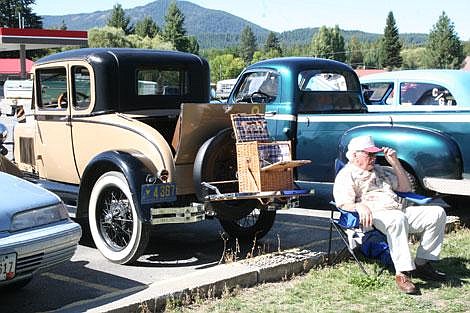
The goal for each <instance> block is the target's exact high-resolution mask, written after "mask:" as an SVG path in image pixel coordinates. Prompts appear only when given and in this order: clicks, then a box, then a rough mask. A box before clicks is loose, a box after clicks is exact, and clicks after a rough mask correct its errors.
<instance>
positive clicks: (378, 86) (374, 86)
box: [367, 82, 394, 105]
mask: <svg viewBox="0 0 470 313" xmlns="http://www.w3.org/2000/svg"><path fill="white" fill-rule="evenodd" d="M393 85H394V84H393V83H392V82H380V83H367V87H368V89H367V92H369V95H370V96H369V101H370V102H371V104H376V105H381V104H386V105H391V104H393V99H394V92H393Z"/></svg>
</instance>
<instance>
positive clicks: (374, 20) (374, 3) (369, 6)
mask: <svg viewBox="0 0 470 313" xmlns="http://www.w3.org/2000/svg"><path fill="white" fill-rule="evenodd" d="M188 1H190V2H193V3H195V4H197V5H200V6H202V7H205V8H209V9H214V10H223V11H226V12H229V13H231V14H233V15H236V16H239V17H242V18H244V19H245V20H248V21H250V22H252V23H255V24H257V25H259V26H261V27H264V28H267V29H269V30H272V31H276V32H282V31H286V30H292V29H297V28H304V27H320V26H323V25H325V26H328V27H333V26H335V25H338V26H339V27H340V28H341V29H344V30H360V31H364V32H370V33H377V34H382V33H383V31H384V27H385V21H386V18H387V15H388V12H390V11H392V12H393V15H394V17H395V21H396V25H397V27H398V30H399V32H400V33H429V32H430V30H431V29H432V27H433V25H434V24H436V22H437V20H438V19H439V16H440V15H441V14H442V12H443V11H445V12H446V14H447V16H448V17H449V18H450V19H451V21H452V22H453V23H454V27H455V31H456V32H457V34H458V36H459V37H460V39H461V40H470V1H468V0H445V1H443V0H381V1H380V0H333V1H327V0H231V1H229V0H188ZM150 2H153V0H79V1H57V0H36V4H35V5H33V6H32V9H33V12H34V13H36V14H38V15H65V14H78V13H91V12H95V11H102V10H109V9H112V8H113V6H114V5H115V4H117V3H119V4H121V5H122V7H123V8H124V9H129V8H133V7H136V6H141V5H145V4H147V3H150Z"/></svg>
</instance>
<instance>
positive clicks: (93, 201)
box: [88, 171, 151, 264]
mask: <svg viewBox="0 0 470 313" xmlns="http://www.w3.org/2000/svg"><path fill="white" fill-rule="evenodd" d="M137 205H138V204H136V203H134V201H133V200H132V193H131V190H130V188H129V184H128V182H127V180H126V177H125V176H124V175H123V174H122V173H121V172H115V171H111V172H106V173H104V174H103V175H101V177H100V178H98V180H97V181H96V182H95V184H94V186H93V189H92V191H91V195H90V205H89V208H88V221H89V224H90V232H91V235H92V237H93V241H94V242H95V245H96V247H97V248H98V250H100V252H101V254H103V255H104V256H105V257H106V258H107V259H108V260H110V261H111V262H114V263H118V264H128V263H132V262H134V261H135V260H137V258H138V257H139V256H140V255H141V254H142V253H143V252H144V250H145V248H146V246H147V243H148V241H149V238H150V228H151V225H150V224H149V223H144V222H143V221H142V220H141V218H140V216H139V213H138V210H140V209H138V207H137Z"/></svg>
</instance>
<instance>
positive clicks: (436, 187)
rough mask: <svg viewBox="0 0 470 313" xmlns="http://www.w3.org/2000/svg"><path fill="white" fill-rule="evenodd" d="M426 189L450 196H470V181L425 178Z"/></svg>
mask: <svg viewBox="0 0 470 313" xmlns="http://www.w3.org/2000/svg"><path fill="white" fill-rule="evenodd" d="M423 183H424V187H426V188H427V189H430V190H433V191H436V192H439V193H442V194H448V195H461V196H470V179H446V178H437V177H425V178H424V179H423Z"/></svg>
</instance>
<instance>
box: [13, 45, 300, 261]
mask: <svg viewBox="0 0 470 313" xmlns="http://www.w3.org/2000/svg"><path fill="white" fill-rule="evenodd" d="M33 76H34V87H33V111H34V117H32V118H31V117H30V118H27V119H26V121H25V122H24V123H19V124H18V125H17V126H16V127H15V130H14V144H15V147H14V159H15V163H16V165H17V166H18V167H19V169H20V170H21V171H22V173H23V174H24V175H25V177H26V178H28V179H29V180H31V181H34V182H36V183H39V184H40V185H42V186H43V187H45V188H47V189H49V190H51V191H54V192H55V193H57V194H58V195H59V196H60V197H61V198H62V199H63V201H64V202H65V204H66V205H67V207H68V210H69V213H70V215H71V216H72V217H74V218H76V219H78V220H84V221H87V222H88V223H89V227H90V231H91V234H92V237H93V239H94V242H95V244H96V246H97V248H98V249H99V250H100V252H101V253H102V254H103V255H104V256H105V257H106V258H108V259H109V260H111V261H112V262H116V263H121V264H124V263H130V262H133V261H135V260H136V259H137V258H138V257H139V256H140V255H141V254H142V253H143V251H144V249H145V248H146V246H147V243H148V241H149V235H150V229H151V226H152V225H155V224H165V223H190V222H197V221H200V220H202V219H204V218H205V217H206V216H211V215H212V216H217V217H218V218H219V220H220V222H221V224H222V226H223V227H224V229H225V230H226V231H227V232H228V233H229V234H230V235H231V236H235V237H239V238H252V237H254V236H257V237H258V238H260V237H262V236H263V235H264V234H266V233H267V232H268V231H269V230H270V229H271V227H272V224H273V222H274V217H275V214H276V211H275V210H276V209H278V208H280V207H281V206H285V205H286V203H287V204H288V205H289V203H291V202H292V201H290V200H292V198H289V197H286V196H285V195H283V196H279V193H277V194H276V195H274V194H273V193H272V194H270V195H266V194H264V196H263V197H260V194H255V195H250V194H247V193H243V194H242V193H237V192H238V190H237V187H238V185H237V181H236V172H237V169H236V154H235V148H234V147H235V144H234V139H233V136H232V133H233V131H232V129H231V121H230V114H232V113H243V112H245V113H252V112H263V110H264V108H263V106H262V105H258V104H237V105H230V106H227V105H223V104H211V103H208V102H209V100H210V82H209V67H208V63H207V62H206V61H205V60H204V59H203V58H200V57H198V56H196V55H192V54H186V53H180V52H172V51H156V50H142V49H104V48H103V49H79V50H72V51H66V52H62V53H58V54H54V55H51V56H47V57H45V58H42V59H40V60H38V61H37V62H35V65H34V68H33ZM207 182H219V184H218V185H217V187H214V186H215V185H214V184H207ZM204 186H207V187H209V189H207V188H206V187H204ZM214 190H215V191H214ZM215 192H216V193H218V194H220V193H222V194H228V195H230V196H229V197H225V198H224V197H218V198H217V200H228V201H208V197H207V196H206V195H207V194H208V193H215ZM273 195H274V196H273ZM261 198H262V199H261ZM260 200H262V201H260ZM247 221H248V222H249V223H246V222H247Z"/></svg>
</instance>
